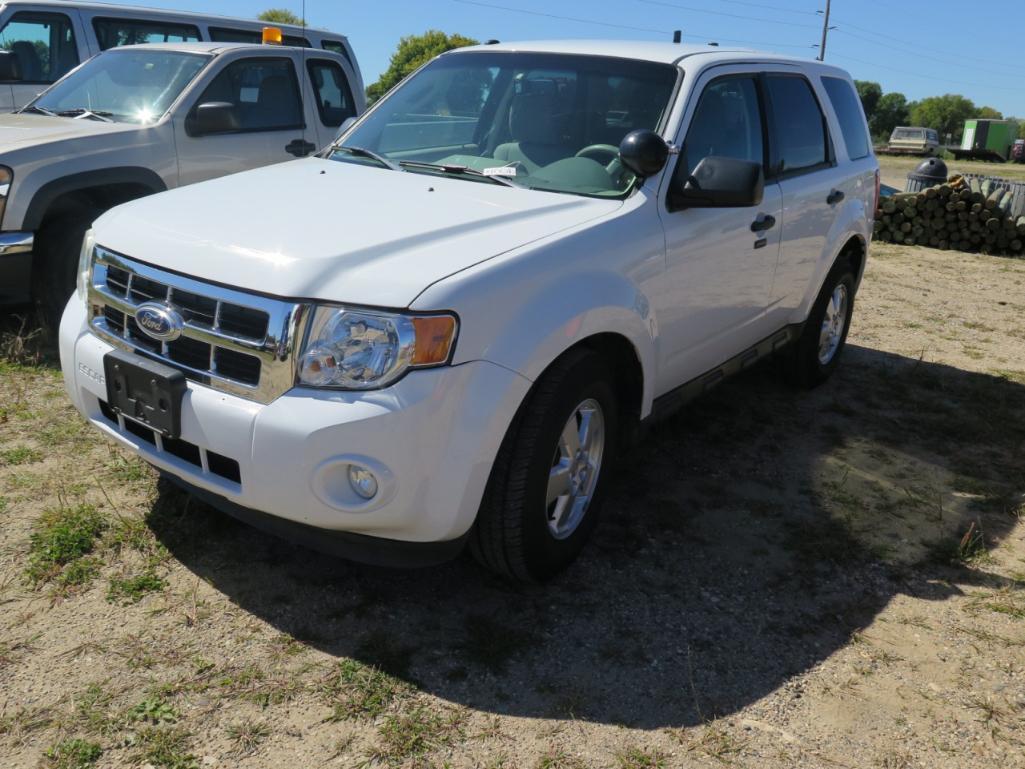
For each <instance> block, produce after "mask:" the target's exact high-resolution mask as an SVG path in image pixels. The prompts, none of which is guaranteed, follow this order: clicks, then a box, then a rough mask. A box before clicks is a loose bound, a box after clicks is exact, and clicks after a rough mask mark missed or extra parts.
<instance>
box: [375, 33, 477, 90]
mask: <svg viewBox="0 0 1025 769" xmlns="http://www.w3.org/2000/svg"><path fill="white" fill-rule="evenodd" d="M466 45H477V41H476V40H473V39H471V38H469V37H463V36H462V35H446V34H445V33H444V32H439V31H438V30H436V29H431V30H428V31H427V32H425V33H424V34H422V35H410V36H409V37H404V38H402V39H401V40H400V41H399V47H398V48H397V49H396V51H395V53H393V54H392V57H391V62H390V63H389V65H388V69H386V70H385V71H384V73H383V74H382V75H381V77H380V78H379V79H378V81H377V82H376V83H374V84H372V85H371V86H370V87H369V88H367V99H368V100H369V101H370V102H371V103H373V102H375V101H377V100H378V99H380V98H381V97H382V96H384V95H385V94H386V93H387V92H388V91H390V90H391V89H392V88H393V87H394V86H395V85H396V84H397V83H398V82H399V81H400V80H402V78H404V77H405V76H406V75H408V74H409V73H410V72H413V71H414V70H416V69H417V68H418V67H420V66H421V65H423V64H426V63H427V62H428V61H430V60H431V59H433V58H434V57H435V56H437V55H438V54H441V53H444V52H445V51H451V50H452V49H453V48H462V47H463V46H466Z"/></svg>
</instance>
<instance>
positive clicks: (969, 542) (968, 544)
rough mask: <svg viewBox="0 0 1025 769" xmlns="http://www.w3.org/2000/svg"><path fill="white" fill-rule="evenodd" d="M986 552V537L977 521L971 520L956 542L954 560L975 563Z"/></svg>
mask: <svg viewBox="0 0 1025 769" xmlns="http://www.w3.org/2000/svg"><path fill="white" fill-rule="evenodd" d="M986 554H987V551H986V539H985V537H984V536H983V533H982V529H981V528H980V527H979V525H978V522H977V521H972V522H971V523H970V524H969V526H968V530H967V531H966V532H965V533H964V535H963V536H962V537H961V539H960V541H959V542H958V543H957V552H956V553H955V555H954V560H956V561H957V562H958V563H965V564H968V563H975V562H977V561H979V560H981V559H982V558H983V557H984V556H985V555H986Z"/></svg>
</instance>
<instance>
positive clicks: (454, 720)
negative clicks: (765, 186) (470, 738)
mask: <svg viewBox="0 0 1025 769" xmlns="http://www.w3.org/2000/svg"><path fill="white" fill-rule="evenodd" d="M462 720H463V719H462V715H461V713H459V712H458V711H457V712H454V713H449V714H443V713H440V712H438V711H437V710H434V709H432V708H430V707H428V706H427V705H424V704H418V705H416V706H414V707H412V708H411V709H409V710H408V711H405V712H403V713H396V714H393V715H389V716H386V717H385V719H384V722H383V723H382V724H381V725H380V727H378V730H377V735H378V742H377V745H376V746H375V747H374V748H373V749H372V751H371V753H370V759H371V761H379V762H381V763H385V764H388V765H390V766H395V765H398V764H401V763H402V762H404V761H407V760H409V759H419V758H423V757H424V756H425V755H427V754H428V753H430V752H432V751H434V750H437V749H439V748H444V747H449V746H451V745H452V744H454V743H455V742H456V740H457V739H459V738H460V737H461V736H462Z"/></svg>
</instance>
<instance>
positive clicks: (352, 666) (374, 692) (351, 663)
mask: <svg viewBox="0 0 1025 769" xmlns="http://www.w3.org/2000/svg"><path fill="white" fill-rule="evenodd" d="M322 689H323V691H324V692H325V694H327V696H328V699H329V700H330V701H331V703H332V706H333V707H334V713H333V714H332V716H331V718H332V720H334V721H342V720H345V719H350V718H377V717H378V716H380V715H381V714H382V713H384V712H385V710H387V709H388V706H389V705H391V704H392V702H394V700H395V699H396V697H398V696H399V694H400V693H401V692H402V691H403V689H404V686H403V685H402V684H401V683H400V682H399V681H397V680H396V679H395V678H393V677H392V676H390V675H388V674H387V673H385V672H384V671H382V670H379V669H378V668H374V667H370V666H369V665H364V664H363V663H361V662H357V661H356V660H351V659H345V660H342V661H341V662H339V663H338V665H337V666H336V667H335V668H334V669H333V670H332V671H331V673H330V675H329V676H328V677H327V679H325V681H324V684H323V686H322Z"/></svg>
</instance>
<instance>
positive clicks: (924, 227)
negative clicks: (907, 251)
mask: <svg viewBox="0 0 1025 769" xmlns="http://www.w3.org/2000/svg"><path fill="white" fill-rule="evenodd" d="M1012 198H1013V196H1012V194H1011V193H1010V192H1009V191H1007V190H1005V189H1004V188H1002V187H997V186H995V185H994V184H993V183H992V182H989V181H986V180H979V179H972V180H971V181H965V179H963V178H961V177H960V176H953V177H951V178H950V181H948V182H947V183H945V184H940V185H937V186H935V187H929V188H928V189H925V190H922V191H921V192H903V193H900V194H898V195H893V196H891V197H887V198H883V199H882V201H881V203H880V208H879V210H877V211H876V221H875V239H876V240H881V241H884V242H886V243H898V244H900V245H905V246H915V245H918V246H931V247H932V248H940V249H956V250H958V251H975V252H978V253H981V254H1001V255H1009V256H1025V247H1023V243H1025V216H1019V217H1017V218H1015V217H1013V216H1011V214H1010V210H1011V202H1012Z"/></svg>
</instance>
